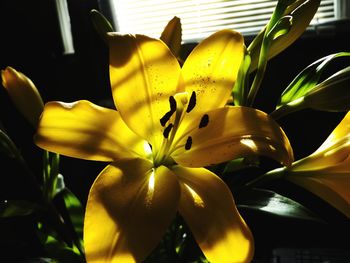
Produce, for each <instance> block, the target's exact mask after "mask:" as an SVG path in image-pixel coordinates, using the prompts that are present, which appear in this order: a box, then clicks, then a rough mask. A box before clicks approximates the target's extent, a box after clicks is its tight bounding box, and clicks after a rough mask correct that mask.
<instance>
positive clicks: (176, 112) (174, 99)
mask: <svg viewBox="0 0 350 263" xmlns="http://www.w3.org/2000/svg"><path fill="white" fill-rule="evenodd" d="M188 97H189V96H188V93H187V92H182V93H177V94H175V95H174V96H170V97H169V105H170V110H169V111H168V112H166V113H165V114H164V115H163V117H162V118H161V119H160V120H159V121H160V124H161V126H162V127H164V129H163V141H162V144H161V147H160V150H159V151H158V152H157V153H155V154H154V157H153V162H154V165H155V166H156V167H157V166H159V165H166V166H168V165H171V164H174V161H173V160H172V158H171V157H170V153H171V151H170V150H171V146H172V143H173V140H174V138H175V134H176V132H177V130H178V128H179V125H180V123H181V121H182V119H183V118H184V115H185V114H186V113H189V112H191V111H192V110H193V108H194V107H195V106H196V93H195V92H194V91H193V92H192V94H191V97H190V99H188ZM185 109H186V110H185ZM191 146H192V138H191V136H189V137H188V138H187V142H186V145H185V149H186V150H189V149H190V148H191Z"/></svg>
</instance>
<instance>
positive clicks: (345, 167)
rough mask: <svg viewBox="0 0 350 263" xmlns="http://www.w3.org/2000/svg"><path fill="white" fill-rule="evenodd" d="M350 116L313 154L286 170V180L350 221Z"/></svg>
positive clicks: (347, 116) (344, 119) (348, 115)
mask: <svg viewBox="0 0 350 263" xmlns="http://www.w3.org/2000/svg"><path fill="white" fill-rule="evenodd" d="M349 155H350V113H347V114H346V115H345V117H344V118H343V120H342V121H341V122H340V123H339V125H338V126H337V127H336V128H335V129H334V131H333V132H332V133H331V134H330V135H329V137H328V138H327V139H326V141H325V142H324V143H323V144H322V145H321V146H320V147H319V148H318V149H317V150H316V151H315V152H314V153H312V154H311V155H309V156H307V157H305V158H303V159H301V160H298V161H297V162H295V163H293V164H292V166H291V167H290V168H289V169H287V170H286V177H285V178H286V179H288V180H289V181H291V182H293V183H295V184H297V185H300V186H302V187H304V188H306V189H307V190H309V191H310V192H312V193H313V194H315V195H317V196H319V197H320V198H322V199H323V200H325V201H326V202H328V203H329V204H331V205H333V206H334V207H335V208H337V209H338V210H339V211H341V212H342V213H343V214H344V215H346V216H347V217H349V218H350V191H349V189H350V157H349Z"/></svg>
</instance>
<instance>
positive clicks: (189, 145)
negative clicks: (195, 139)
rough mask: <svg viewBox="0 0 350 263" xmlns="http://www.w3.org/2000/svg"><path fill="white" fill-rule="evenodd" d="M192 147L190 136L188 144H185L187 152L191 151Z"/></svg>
mask: <svg viewBox="0 0 350 263" xmlns="http://www.w3.org/2000/svg"><path fill="white" fill-rule="evenodd" d="M191 147H192V137H191V136H188V138H187V141H186V144H185V150H189V149H191Z"/></svg>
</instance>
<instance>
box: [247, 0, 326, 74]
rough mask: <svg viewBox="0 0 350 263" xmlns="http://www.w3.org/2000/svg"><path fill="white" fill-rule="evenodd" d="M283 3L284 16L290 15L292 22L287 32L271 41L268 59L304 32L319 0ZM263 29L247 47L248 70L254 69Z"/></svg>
mask: <svg viewBox="0 0 350 263" xmlns="http://www.w3.org/2000/svg"><path fill="white" fill-rule="evenodd" d="M283 4H284V5H289V6H288V7H287V9H286V10H285V12H284V16H290V17H292V19H293V24H292V25H291V27H290V29H289V31H288V33H286V34H284V35H283V36H281V37H279V38H277V39H276V40H274V41H273V42H272V44H271V47H270V50H269V54H268V58H269V59H271V58H273V57H274V56H276V55H277V54H279V53H281V52H282V51H283V50H285V49H286V48H287V47H289V46H290V45H291V44H293V43H294V41H295V40H297V39H298V38H299V37H300V36H301V35H302V34H303V33H304V32H305V30H306V28H307V27H308V26H309V24H310V22H311V20H312V18H313V17H314V15H315V13H316V12H317V9H318V7H319V6H320V0H299V1H290V0H285V1H284V3H283ZM265 30H266V28H265V29H264V30H262V31H261V32H260V33H259V34H258V35H257V36H256V38H255V39H254V41H253V42H252V43H251V44H250V45H249V47H248V50H249V52H250V55H251V57H252V63H251V67H250V71H254V70H255V69H256V67H257V65H258V60H259V53H260V47H261V43H262V40H263V37H264V34H265Z"/></svg>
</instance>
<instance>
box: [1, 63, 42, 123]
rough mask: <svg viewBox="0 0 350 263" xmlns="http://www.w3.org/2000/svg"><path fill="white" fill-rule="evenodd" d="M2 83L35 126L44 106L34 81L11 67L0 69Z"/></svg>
mask: <svg viewBox="0 0 350 263" xmlns="http://www.w3.org/2000/svg"><path fill="white" fill-rule="evenodd" d="M1 78H2V85H3V86H4V87H5V89H6V90H7V93H8V94H9V96H10V98H11V100H12V102H13V103H14V105H15V106H16V108H17V109H18V110H19V111H20V112H21V114H22V115H23V116H24V117H25V118H26V119H27V120H28V121H29V122H30V123H31V124H32V125H33V127H37V124H38V121H39V117H40V114H41V112H42V111H43V108H44V103H43V100H42V98H41V96H40V93H39V91H38V89H37V88H36V87H35V85H34V83H33V82H32V81H31V80H30V79H29V78H28V77H27V76H25V75H24V74H23V73H21V72H19V71H17V70H15V69H13V68H11V67H6V69H4V70H1Z"/></svg>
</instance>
